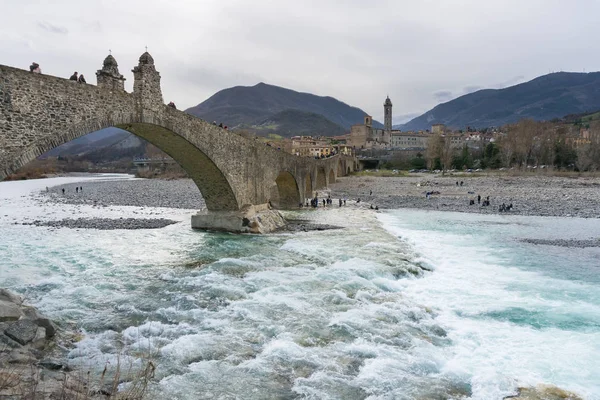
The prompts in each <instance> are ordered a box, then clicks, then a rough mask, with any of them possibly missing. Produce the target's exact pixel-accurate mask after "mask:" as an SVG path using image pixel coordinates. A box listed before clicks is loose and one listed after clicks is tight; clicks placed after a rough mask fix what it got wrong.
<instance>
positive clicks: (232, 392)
mask: <svg viewBox="0 0 600 400" xmlns="http://www.w3.org/2000/svg"><path fill="white" fill-rule="evenodd" d="M69 179H70V178H69ZM75 179H77V180H81V179H80V178H75ZM77 180H75V181H77ZM23 185H30V183H23ZM35 185H38V186H37V188H38V190H39V189H41V188H43V187H45V186H46V185H48V186H50V185H52V180H46V181H44V182H38V183H36V184H35ZM35 185H34V186H35ZM3 187H5V186H2V185H0V189H2V188H3ZM15 187H20V186H19V185H15ZM27 190H30V189H27ZM27 190H24V189H23V190H22V191H21V189H19V190H16V192H15V193H19V196H26V194H27V193H30V191H29V192H28V191H27ZM3 193H4V192H3ZM19 196H17V197H13V198H14V199H15V201H14V202H13V203H11V204H13V206H14V208H13V209H12V211H10V212H7V213H2V212H0V214H2V215H0V229H2V233H3V234H4V235H3V236H2V237H0V271H1V272H2V275H1V276H0V278H1V282H0V284H2V285H6V286H9V287H11V288H13V289H15V290H17V291H19V292H21V293H27V294H29V295H30V299H31V300H32V302H33V303H34V304H35V305H36V306H38V307H39V308H40V309H41V311H42V312H45V313H47V314H48V315H49V316H50V317H51V318H55V319H57V320H58V321H60V322H61V323H62V324H71V325H69V326H70V327H76V328H79V329H80V330H81V332H82V334H83V340H81V341H79V342H78V343H76V345H75V348H74V349H72V350H71V351H70V353H69V355H68V358H69V361H70V363H71V364H72V365H74V366H76V365H85V366H88V365H89V364H92V363H95V364H96V365H97V367H99V369H100V370H102V368H103V363H106V362H110V364H111V365H116V364H117V363H118V362H120V360H119V358H121V359H122V361H123V362H125V363H132V362H135V363H138V364H139V354H146V355H153V356H154V357H155V358H156V361H157V366H158V368H157V371H156V377H157V382H156V383H154V384H153V385H152V388H151V390H152V393H153V395H154V396H155V397H156V398H178V399H199V398H206V399H209V398H236V397H237V398H244V399H264V398H295V397H297V396H304V397H305V398H314V399H328V398H330V399H339V398H348V399H353V398H369V399H391V398H393V399H414V398H449V397H451V394H452V395H454V394H455V395H456V397H460V395H462V394H468V393H469V392H470V391H472V392H473V398H475V399H497V398H501V397H502V396H504V395H506V394H510V393H514V390H515V388H516V387H517V386H518V385H519V384H536V383H540V382H544V383H554V384H557V385H558V386H561V387H563V388H566V389H570V390H574V391H576V392H578V393H579V394H581V395H584V396H587V398H591V399H594V398H595V397H594V396H596V394H597V391H596V390H597V386H595V385H597V384H596V383H594V381H593V375H592V373H593V370H591V372H590V373H589V374H588V375H587V376H586V375H585V373H581V371H584V372H587V369H586V368H587V367H589V366H597V365H598V364H597V361H596V360H597V358H598V351H597V345H598V337H597V330H596V328H595V327H594V326H593V324H592V323H590V326H589V327H587V328H586V329H580V330H568V329H566V328H564V327H562V325H560V324H563V325H564V324H566V325H568V324H569V323H570V322H571V320H570V319H569V317H570V316H571V315H572V314H574V315H575V317H577V318H579V316H588V320H590V321H592V320H593V319H594V318H596V316H597V315H598V313H597V299H598V298H599V297H598V296H597V293H596V292H594V286H593V285H590V284H588V283H586V282H584V281H575V280H571V281H566V280H561V279H559V278H557V277H551V276H547V275H544V274H543V273H541V272H540V271H539V270H528V269H523V268H521V266H520V265H517V264H514V263H513V261H514V260H513V259H511V258H510V257H509V256H510V255H511V254H512V253H514V252H512V251H511V248H510V246H505V247H499V248H495V247H493V246H492V247H490V246H487V245H488V243H487V242H485V243H483V244H482V243H475V244H473V240H472V235H473V234H474V233H469V232H477V228H478V223H479V222H478V221H471V222H472V223H471V225H470V226H468V227H467V228H468V229H467V230H468V231H469V232H465V231H464V230H463V231H461V229H457V228H456V227H457V226H460V221H459V220H454V221H453V222H452V223H451V224H447V227H446V230H445V231H443V232H439V231H436V229H433V228H428V229H424V230H419V229H417V228H414V227H413V226H411V225H410V224H407V223H406V222H402V220H399V219H397V216H394V215H391V216H390V215H384V216H383V217H382V218H383V220H384V223H385V225H386V227H387V229H389V230H390V231H393V232H394V233H395V235H398V234H400V235H401V236H402V238H403V239H405V240H407V241H408V243H410V246H409V245H407V244H406V243H405V242H403V241H399V240H397V239H396V237H395V235H390V234H389V233H388V232H387V231H385V230H383V229H382V228H381V226H380V223H379V222H378V221H377V219H376V218H375V215H376V214H375V213H372V212H370V211H368V210H355V209H353V208H352V207H347V208H333V209H327V210H317V211H314V212H313V211H312V210H310V211H306V212H304V213H300V214H301V215H302V216H306V217H307V218H309V219H311V220H312V221H313V222H321V223H328V224H332V225H347V226H348V227H347V228H346V229H343V230H333V231H319V232H302V233H294V234H290V235H273V236H269V235H267V236H236V235H224V234H216V233H215V234H207V233H199V232H193V231H192V230H191V229H189V227H188V226H185V225H183V224H184V223H185V224H187V220H188V218H189V213H188V212H186V211H182V210H170V209H153V210H152V211H151V212H152V213H155V214H152V215H155V216H156V215H157V216H160V217H165V218H172V219H177V218H180V220H181V221H183V222H182V224H176V225H171V226H168V227H166V228H162V229H157V230H152V231H150V230H140V231H118V232H117V231H88V230H80V231H76V230H69V229H57V230H51V229H47V228H42V227H32V226H21V225H12V222H13V218H15V219H17V220H19V221H21V222H22V221H23V219H24V218H38V217H39V216H40V215H47V214H48V215H50V214H51V215H52V217H51V219H54V218H63V217H65V216H69V215H71V214H77V213H84V214H85V215H94V216H101V217H104V218H106V217H114V216H130V215H131V216H134V215H135V216H138V217H139V216H140V212H142V209H140V208H136V207H129V208H128V207H109V208H108V209H106V208H103V209H98V208H93V207H91V208H88V207H87V206H70V205H52V204H47V205H45V206H44V209H38V210H37V211H34V210H32V209H31V208H34V209H35V207H36V204H37V203H36V202H35V200H33V199H32V198H31V197H30V196H29V197H27V196H26V197H23V198H21V197H19ZM9 197H10V196H9ZM21 203H22V204H21ZM145 209H146V208H145ZM21 211H22V212H23V215H21V214H19V213H20V212H21ZM134 211H135V212H136V214H134ZM5 214H6V215H8V217H4V215H5ZM149 215H150V214H149ZM378 215H381V214H378ZM419 217H420V216H419ZM387 218H389V219H387ZM435 218H440V217H438V216H436V217H435ZM425 220H426V219H424V221H425ZM525 222H527V221H525ZM502 226H503V228H502V229H503V230H504V232H508V231H509V230H510V229H511V228H510V225H508V226H505V225H502ZM470 235H471V236H470ZM486 246H487V247H486ZM519 246H520V245H519ZM415 264H421V265H423V266H424V267H426V268H427V269H433V270H434V271H433V272H431V273H425V274H424V275H423V274H422V272H421V271H420V270H419V269H418V268H417V267H415ZM527 282H535V283H536V284H527ZM542 289H543V290H542ZM558 292H560V294H557V293H558ZM507 309H514V310H516V311H515V312H516V313H518V312H519V310H521V309H522V310H525V311H521V312H522V313H523V312H524V313H527V312H528V311H530V310H535V311H537V312H540V313H543V316H544V317H543V318H545V319H546V320H547V319H548V318H547V316H548V315H549V314H551V312H555V314H556V315H558V316H559V317H560V318H558V317H557V318H558V319H556V320H554V321H550V322H552V323H549V322H548V321H546V323H547V324H549V325H548V326H542V327H541V328H535V327H532V326H531V325H527V324H517V323H514V322H511V321H509V320H502V319H501V318H499V317H491V316H489V314H490V313H500V314H501V313H504V312H506V310H507ZM540 318H542V317H540ZM577 318H576V320H577ZM553 324H554V325H553ZM586 335H587V337H586ZM561 343H562V344H561ZM594 346H596V347H594ZM136 365H137V364H136ZM577 369H579V371H580V373H579V376H575V374H576V370H577ZM569 380H570V382H567V381H569ZM565 382H566V383H565ZM596 398H597V397H596Z"/></svg>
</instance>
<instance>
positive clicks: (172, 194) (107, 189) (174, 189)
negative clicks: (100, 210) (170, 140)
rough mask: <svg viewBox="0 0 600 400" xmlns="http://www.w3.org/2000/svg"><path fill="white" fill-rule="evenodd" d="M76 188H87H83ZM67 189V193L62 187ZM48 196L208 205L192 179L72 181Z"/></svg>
mask: <svg viewBox="0 0 600 400" xmlns="http://www.w3.org/2000/svg"><path fill="white" fill-rule="evenodd" d="M76 188H83V190H82V191H81V192H79V191H76ZM63 189H64V190H65V192H64V194H63V192H62V190H63ZM44 194H46V195H47V196H48V197H47V198H48V200H51V201H53V202H58V203H67V204H93V205H99V206H103V205H106V206H109V205H111V206H136V207H168V208H185V209H191V210H200V209H201V208H203V207H205V204H204V199H203V198H202V195H201V194H200V190H198V188H197V187H196V185H195V184H194V182H193V181H192V180H191V179H177V180H169V181H167V180H160V179H128V180H106V181H100V180H99V181H91V182H81V183H70V184H66V185H60V186H54V187H50V188H48V191H47V192H44Z"/></svg>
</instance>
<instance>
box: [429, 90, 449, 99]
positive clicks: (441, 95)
mask: <svg viewBox="0 0 600 400" xmlns="http://www.w3.org/2000/svg"><path fill="white" fill-rule="evenodd" d="M433 97H435V99H436V101H439V102H445V101H448V100H451V99H452V98H453V97H454V96H453V95H452V92H451V91H449V90H440V91H437V92H435V93H434V94H433Z"/></svg>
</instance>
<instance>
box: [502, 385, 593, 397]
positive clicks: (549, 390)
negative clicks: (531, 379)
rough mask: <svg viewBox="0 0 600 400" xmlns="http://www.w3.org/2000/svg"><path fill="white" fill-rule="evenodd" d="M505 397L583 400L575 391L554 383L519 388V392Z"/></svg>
mask: <svg viewBox="0 0 600 400" xmlns="http://www.w3.org/2000/svg"><path fill="white" fill-rule="evenodd" d="M504 399H514V400H583V399H582V398H581V397H579V396H578V395H576V394H575V393H572V392H568V391H566V390H563V389H561V388H558V387H556V386H553V385H537V386H536V387H534V388H533V387H524V388H519V391H518V394H517V395H515V396H508V397H505V398H504Z"/></svg>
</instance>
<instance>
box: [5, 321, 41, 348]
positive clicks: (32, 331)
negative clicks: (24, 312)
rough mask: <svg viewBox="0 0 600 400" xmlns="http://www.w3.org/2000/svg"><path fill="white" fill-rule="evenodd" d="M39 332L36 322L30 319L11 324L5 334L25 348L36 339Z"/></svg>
mask: <svg viewBox="0 0 600 400" xmlns="http://www.w3.org/2000/svg"><path fill="white" fill-rule="evenodd" d="M37 331H38V326H37V324H36V323H35V322H33V321H32V320H29V319H21V320H19V321H16V322H13V323H12V324H10V326H9V327H8V328H7V329H6V330H5V331H4V334H5V335H6V336H8V337H9V338H11V339H13V340H14V341H16V342H18V343H19V344H22V345H23V346H25V345H26V344H27V343H29V342H31V341H33V339H35V338H36V334H37Z"/></svg>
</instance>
